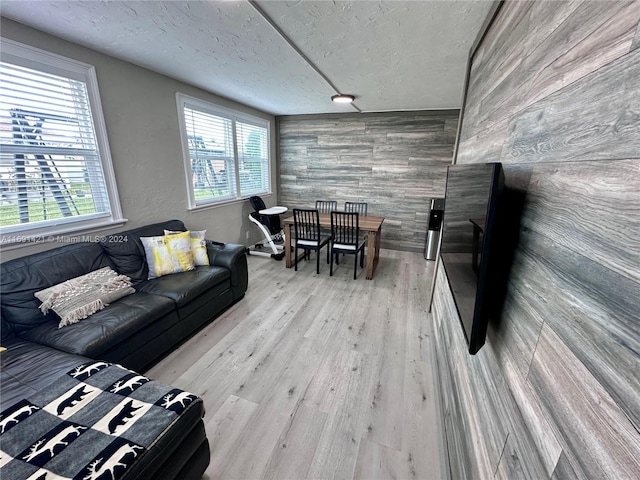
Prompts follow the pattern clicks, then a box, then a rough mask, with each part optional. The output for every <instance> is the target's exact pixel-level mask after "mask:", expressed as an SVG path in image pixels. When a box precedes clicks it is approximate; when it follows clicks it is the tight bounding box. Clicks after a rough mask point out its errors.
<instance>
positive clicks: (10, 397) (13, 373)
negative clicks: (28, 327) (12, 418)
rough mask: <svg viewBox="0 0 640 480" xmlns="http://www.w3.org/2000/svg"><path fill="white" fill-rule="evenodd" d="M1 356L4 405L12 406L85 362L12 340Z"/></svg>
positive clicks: (28, 343) (76, 357)
mask: <svg viewBox="0 0 640 480" xmlns="http://www.w3.org/2000/svg"><path fill="white" fill-rule="evenodd" d="M4 346H5V347H7V351H6V352H4V353H2V371H1V372H2V377H1V378H0V381H1V382H2V406H3V407H6V406H8V405H12V404H13V403H15V402H16V401H17V400H20V399H22V398H25V397H26V396H28V395H31V394H33V393H35V392H37V391H39V390H42V389H43V388H45V387H46V386H48V385H50V384H51V383H53V382H54V381H55V379H56V377H58V376H60V375H62V374H63V373H65V372H68V371H69V370H71V369H72V368H75V367H77V366H78V365H81V364H82V363H84V362H86V361H87V359H86V358H84V357H80V356H78V355H73V354H70V353H65V352H61V351H60V350H55V349H53V348H50V347H46V346H44V345H38V344H37V343H32V342H28V341H25V340H21V339H18V338H16V339H13V340H11V341H8V342H6V343H5V344H4Z"/></svg>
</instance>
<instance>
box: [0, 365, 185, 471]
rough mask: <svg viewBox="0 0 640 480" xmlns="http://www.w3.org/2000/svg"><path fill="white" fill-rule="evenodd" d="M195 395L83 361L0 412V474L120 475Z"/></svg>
mask: <svg viewBox="0 0 640 480" xmlns="http://www.w3.org/2000/svg"><path fill="white" fill-rule="evenodd" d="M196 399H197V397H196V396H195V395H193V394H191V393H188V392H185V391H183V390H179V389H175V388H172V387H169V386H166V385H162V384H160V383H157V382H154V381H151V380H150V379H148V378H147V377H144V376H142V375H139V374H137V373H135V372H132V371H130V370H127V369H125V368H123V367H121V366H119V365H114V364H110V363H105V362H99V361H93V362H88V363H85V364H83V365H80V366H79V367H77V368H75V369H73V370H71V371H70V372H67V374H66V375H64V376H63V377H62V378H61V379H60V380H59V381H57V382H55V383H54V384H52V385H51V386H50V387H49V388H48V389H47V390H46V391H41V392H39V393H38V394H36V395H34V396H33V397H31V398H28V399H24V400H22V401H21V402H18V403H16V404H14V405H12V406H11V407H10V408H8V409H6V410H4V411H3V412H2V413H0V478H2V479H3V480H4V479H30V480H31V479H33V480H36V479H37V480H64V479H74V480H76V479H77V480H106V479H109V480H116V479H119V478H122V477H123V475H124V474H125V473H126V472H127V469H129V468H130V467H131V465H133V464H134V463H135V462H136V461H138V460H139V459H140V458H141V457H142V456H143V455H144V453H145V452H146V450H147V448H149V447H150V446H151V444H152V443H153V442H154V441H155V440H156V438H157V437H158V436H159V435H160V434H161V433H162V432H163V431H164V430H166V429H167V428H168V427H169V426H170V425H171V424H172V423H173V422H174V421H175V420H176V417H178V416H179V415H180V414H181V413H182V412H183V411H184V410H185V409H186V408H187V407H188V406H189V404H191V403H192V402H194V401H195V400H196Z"/></svg>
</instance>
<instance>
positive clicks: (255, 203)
mask: <svg viewBox="0 0 640 480" xmlns="http://www.w3.org/2000/svg"><path fill="white" fill-rule="evenodd" d="M249 202H250V203H251V206H252V207H253V210H254V211H255V212H259V211H260V210H264V209H265V208H267V206H266V205H265V204H264V200H262V198H260V197H258V196H257V195H255V196H253V197H251V198H250V199H249Z"/></svg>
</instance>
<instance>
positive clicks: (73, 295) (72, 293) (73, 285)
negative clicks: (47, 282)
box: [35, 267, 135, 328]
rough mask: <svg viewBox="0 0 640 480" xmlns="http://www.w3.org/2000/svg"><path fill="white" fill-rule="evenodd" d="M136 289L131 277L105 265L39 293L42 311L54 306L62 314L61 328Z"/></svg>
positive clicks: (59, 326) (37, 293)
mask: <svg viewBox="0 0 640 480" xmlns="http://www.w3.org/2000/svg"><path fill="white" fill-rule="evenodd" d="M134 292H135V289H134V288H133V287H132V286H131V279H130V278H129V277H127V276H126V275H119V274H118V273H117V272H114V271H113V270H112V269H111V268H109V267H104V268H101V269H100V270H95V271H93V272H90V273H87V274H86V275H82V276H80V277H76V278H72V279H70V280H67V281H66V282H62V283H59V284H57V285H54V286H53V287H49V288H47V289H45V290H41V291H39V292H36V293H35V296H36V298H38V300H40V301H42V305H40V310H41V311H42V313H45V314H46V313H48V312H49V310H53V311H54V312H56V313H57V314H58V316H60V323H59V324H58V328H61V327H64V326H65V325H70V324H72V323H77V322H79V321H80V320H82V319H84V318H87V317H88V316H89V315H91V314H93V313H95V312H97V311H98V310H102V309H103V308H104V307H106V306H107V305H109V303H111V302H113V301H115V300H117V299H119V298H122V297H124V296H126V295H130V294H132V293H134Z"/></svg>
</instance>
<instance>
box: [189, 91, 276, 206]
mask: <svg viewBox="0 0 640 480" xmlns="http://www.w3.org/2000/svg"><path fill="white" fill-rule="evenodd" d="M177 98H178V109H179V114H180V120H181V135H182V141H183V150H184V162H185V172H186V174H187V185H188V188H189V196H190V198H189V200H190V201H189V204H190V207H191V208H197V207H200V206H205V205H211V204H216V203H223V202H227V201H233V200H236V199H240V198H246V197H249V196H252V195H259V194H265V193H269V192H270V173H269V164H270V162H269V128H268V126H269V124H268V122H267V121H265V120H262V119H250V118H240V117H238V116H237V115H236V114H235V112H233V111H229V110H226V109H222V108H220V107H217V106H216V105H212V104H209V103H207V102H203V101H201V100H198V99H194V98H191V97H187V96H185V95H181V94H178V97H177Z"/></svg>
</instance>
